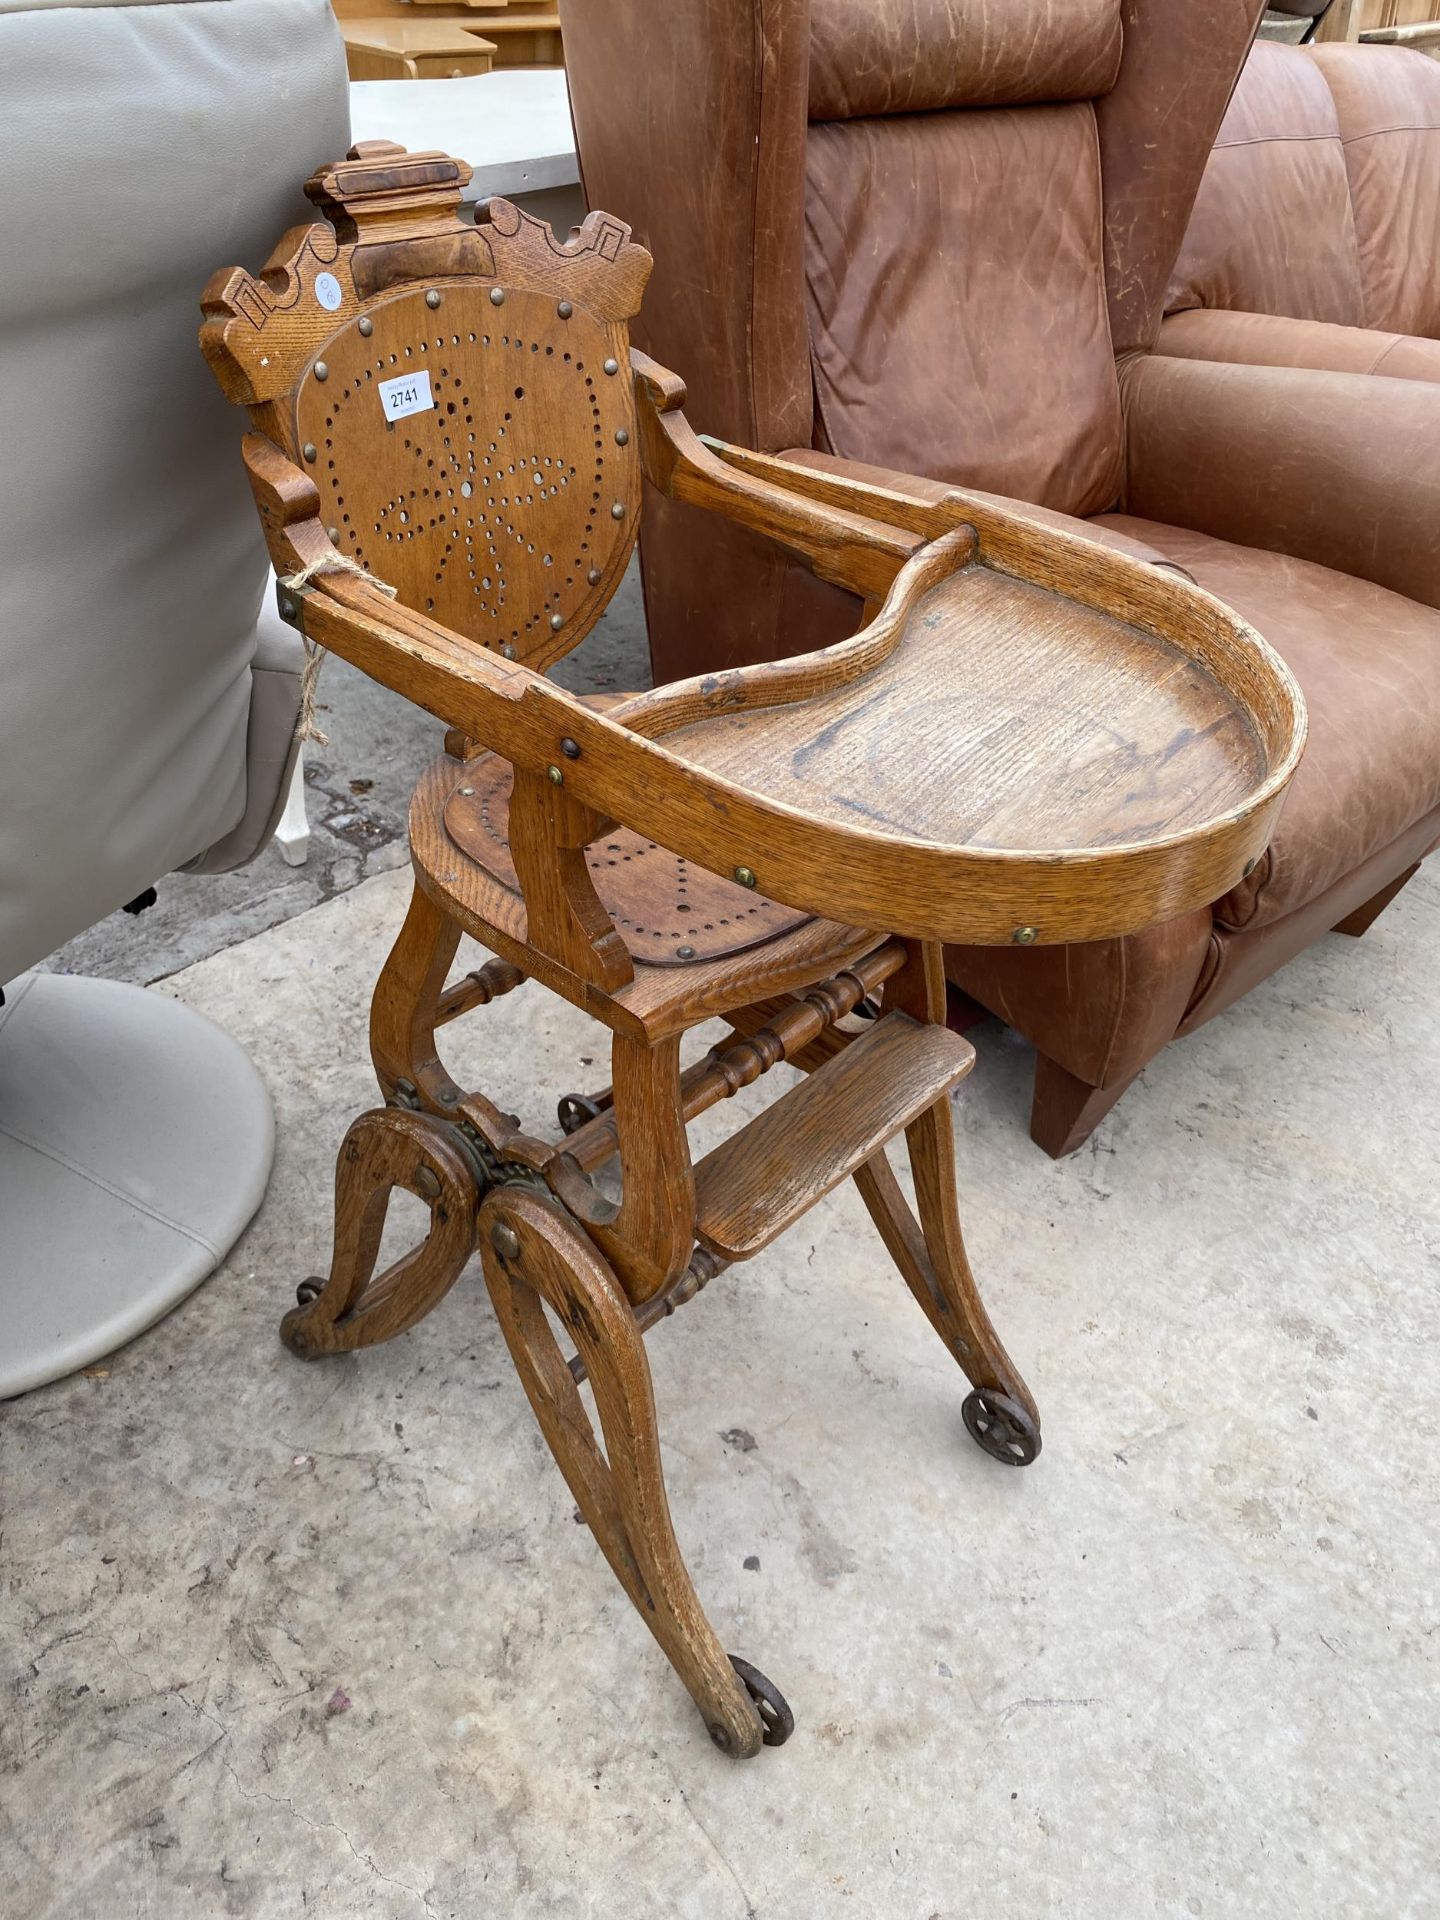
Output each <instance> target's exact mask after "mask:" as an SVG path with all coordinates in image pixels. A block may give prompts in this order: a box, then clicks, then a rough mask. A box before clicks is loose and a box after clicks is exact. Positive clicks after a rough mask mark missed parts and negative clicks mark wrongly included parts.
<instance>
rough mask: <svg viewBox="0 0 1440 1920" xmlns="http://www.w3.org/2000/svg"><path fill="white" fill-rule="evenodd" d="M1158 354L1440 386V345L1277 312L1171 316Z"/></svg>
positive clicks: (1207, 311) (1204, 310) (1204, 311)
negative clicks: (1381, 376)
mask: <svg viewBox="0 0 1440 1920" xmlns="http://www.w3.org/2000/svg"><path fill="white" fill-rule="evenodd" d="M1155 351H1156V352H1157V353H1162V354H1166V355H1168V356H1169V358H1171V359H1173V360H1227V361H1233V362H1234V363H1236V364H1237V365H1240V366H1251V367H1310V368H1313V369H1314V370H1315V371H1316V372H1317V373H1383V374H1384V375H1385V376H1386V378H1387V379H1390V380H1434V381H1440V340H1422V339H1420V338H1419V337H1418V336H1417V335H1415V334H1410V333H1381V332H1379V331H1378V330H1377V329H1375V328H1373V327H1340V326H1335V325H1333V324H1332V323H1331V322H1330V321H1328V320H1292V319H1289V318H1288V317H1287V316H1285V315H1283V314H1277V313H1231V312H1227V311H1226V310H1225V309H1223V308H1220V307H1196V308H1195V309H1194V310H1193V311H1192V312H1190V313H1172V314H1171V316H1170V318H1169V319H1168V320H1167V321H1166V322H1165V324H1164V325H1163V326H1162V327H1161V329H1160V339H1159V341H1158V343H1157V345H1156V348H1155Z"/></svg>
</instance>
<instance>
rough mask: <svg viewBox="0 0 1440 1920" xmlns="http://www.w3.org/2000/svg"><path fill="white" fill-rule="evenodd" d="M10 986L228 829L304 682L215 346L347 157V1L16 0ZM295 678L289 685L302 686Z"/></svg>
mask: <svg viewBox="0 0 1440 1920" xmlns="http://www.w3.org/2000/svg"><path fill="white" fill-rule="evenodd" d="M0 118H3V122H4V126H5V137H6V159H5V181H4V191H3V195H0V262H3V267H0V387H3V391H4V395H5V422H4V433H5V440H4V458H3V461H0V982H3V981H4V980H6V979H8V978H10V977H13V975H14V974H15V973H17V972H18V971H19V970H20V969H21V968H22V967H25V966H27V965H30V964H31V963H33V962H34V961H37V960H40V959H42V958H43V957H44V956H45V955H47V954H49V953H51V952H52V951H53V950H54V949H55V948H56V947H57V946H59V945H60V943H61V942H62V941H64V940H66V939H67V938H69V937H70V936H71V935H72V934H74V933H76V932H78V931H80V930H81V929H82V928H84V927H86V926H88V925H90V924H91V922H92V921H94V920H96V919H99V918H100V917H101V916H102V915H104V914H107V913H109V912H112V911H113V910H114V909H115V908H116V907H118V906H120V905H121V903H122V902H124V901H126V900H129V899H132V898H133V897H134V896H135V895H136V894H138V893H141V892H142V891H143V890H144V889H145V888H146V887H147V886H149V885H150V884H151V883H152V882H153V881H155V880H156V879H158V878H159V877H160V876H161V875H162V874H165V873H167V872H169V871H170V870H171V869H173V868H175V867H179V866H181V865H183V864H185V863H186V862H190V861H193V860H196V859H197V858H200V859H202V860H203V859H204V858H205V857H206V855H207V851H208V850H209V849H212V848H217V847H218V846H219V845H220V844H221V843H226V844H227V845H228V851H227V852H226V853H225V855H224V860H225V862H226V863H227V864H236V863H238V861H240V860H243V859H245V858H248V857H249V856H250V855H251V854H253V853H254V852H255V851H256V849H257V847H258V845H260V844H261V843H262V839H261V836H263V831H264V827H265V825H266V823H267V821H268V819H269V818H270V816H271V814H272V812H273V804H274V801H275V799H276V796H277V791H278V788H279V786H280V784H281V780H282V778H283V772H284V768H285V765H286V757H287V753H288V748H289V744H290V740H291V736H292V735H293V732H294V726H295V717H296V711H297V707H298V668H299V649H298V644H297V642H296V640H295V637H294V636H293V635H290V634H288V633H287V635H286V636H285V642H284V646H283V649H282V651H281V653H279V654H274V653H272V655H271V658H270V668H271V670H270V671H267V673H266V675H265V678H264V683H263V687H262V688H261V689H260V697H259V698H258V699H257V683H256V680H255V676H254V673H253V671H252V663H253V661H254V657H255V654H256V647H257V637H256V618H257V613H258V611H259V608H260V603H261V597H262V595H263V594H264V593H266V592H267V591H268V589H269V578H270V576H269V568H268V565H267V562H266V558H265V548H264V544H263V542H262V540H261V538H260V532H259V528H258V526H257V525H256V521H255V511H254V507H253V505H252V503H251V500H250V498H249V492H248V489H247V487H246V484H245V476H244V471H243V468H242V466H241V462H240V457H239V445H238V440H237V430H236V423H235V418H234V415H233V412H232V410H231V409H230V408H229V407H228V406H227V405H226V403H225V401H224V399H223V398H222V396H221V395H220V394H219V393H218V392H217V390H216V388H215V383H214V381H213V379H212V378H211V376H210V374H209V372H208V370H207V368H206V366H205V363H204V361H203V359H202V358H201V356H200V353H199V350H198V348H197V346H196V342H195V334H196V328H197V325H198V312H199V310H198V301H199V294H200V289H201V288H202V287H203V285H204V284H205V281H206V279H207V278H208V277H209V275H210V273H211V271H212V270H213V268H214V267H215V265H216V264H217V262H224V261H226V260H244V261H247V262H249V263H251V264H253V265H255V266H258V265H259V264H260V262H261V261H262V260H263V259H264V257H265V255H266V253H267V251H268V249H269V247H270V245H271V243H272V242H273V240H274V237H275V235H276V234H277V233H278V232H280V231H281V230H282V228H283V227H284V226H285V224H286V222H287V221H289V220H296V219H303V218H304V217H305V215H306V212H307V209H306V205H305V202H304V200H303V199H302V198H301V196H300V194H299V191H298V183H299V182H300V181H301V180H302V179H303V178H304V177H305V175H306V173H307V172H308V171H309V170H310V169H311V168H312V167H314V166H315V165H317V164H318V163H319V162H320V161H322V160H326V159H330V158H333V156H334V155H335V154H336V153H343V152H344V150H345V146H346V144H347V142H348V135H349V113H348V98H347V93H346V86H345V65H344V56H343V50H342V48H341V45H340V40H339V34H338V30H337V28H336V26H335V23H334V20H333V19H332V17H331V15H330V12H329V9H328V7H327V6H326V4H325V0H180V3H179V4H174V5H140V6H126V5H90V6H85V7H42V8H39V9H24V10H22V9H18V8H11V9H9V10H6V11H4V12H0ZM287 684H288V692H287Z"/></svg>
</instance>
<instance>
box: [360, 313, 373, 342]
mask: <svg viewBox="0 0 1440 1920" xmlns="http://www.w3.org/2000/svg"><path fill="white" fill-rule="evenodd" d="M359 327H360V331H361V333H362V334H363V335H364V336H365V338H366V339H367V340H368V339H369V338H370V336H371V334H372V333H373V332H374V331H375V322H374V321H373V320H372V319H371V318H370V316H369V314H368V313H364V314H361V316H360V320H359Z"/></svg>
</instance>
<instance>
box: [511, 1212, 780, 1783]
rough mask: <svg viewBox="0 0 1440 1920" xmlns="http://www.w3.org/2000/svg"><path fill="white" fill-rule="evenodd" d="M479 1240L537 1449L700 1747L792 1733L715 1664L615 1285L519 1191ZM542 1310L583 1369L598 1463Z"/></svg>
mask: <svg viewBox="0 0 1440 1920" xmlns="http://www.w3.org/2000/svg"><path fill="white" fill-rule="evenodd" d="M479 1239H480V1253H481V1258H482V1260H483V1262H484V1267H485V1282H486V1285H487V1286H488V1287H489V1289H490V1296H491V1298H492V1300H493V1301H494V1303H495V1311H496V1314H497V1316H498V1317H499V1321H500V1326H501V1330H502V1331H503V1333H504V1335H505V1339H506V1342H507V1344H508V1345H509V1348H510V1353H511V1357H512V1358H513V1360H514V1362H515V1366H516V1368H517V1370H518V1372H519V1374H520V1378H521V1380H522V1381H523V1383H524V1386H525V1391H526V1393H527V1395H528V1396H529V1399H530V1404H531V1406H532V1407H533V1408H534V1410H535V1417H536V1419H537V1420H538V1421H539V1422H540V1427H541V1430H542V1432H543V1433H544V1435H545V1438H546V1440H547V1441H548V1442H549V1444H550V1450H551V1452H552V1453H553V1454H554V1455H555V1459H556V1462H557V1464H558V1465H559V1468H560V1471H561V1472H562V1473H563V1474H564V1476H565V1479H566V1481H567V1482H568V1483H569V1487H570V1491H571V1493H572V1494H573V1495H574V1496H575V1500H576V1503H577V1504H578V1506H579V1508H580V1511H581V1512H582V1513H583V1514H584V1516H585V1518H586V1520H587V1521H588V1522H589V1524H590V1528H591V1531H592V1532H593V1533H594V1535H595V1538H596V1539H597V1540H598V1541H599V1543H600V1547H601V1550H602V1552H603V1553H604V1555H605V1558H606V1559H607V1560H608V1561H609V1562H610V1565H611V1568H612V1569H613V1571H614V1573H615V1577H616V1578H617V1579H618V1580H619V1582H620V1584H621V1586H622V1587H624V1589H625V1591H626V1593H627V1594H628V1595H629V1596H630V1599H631V1601H632V1603H633V1604H634V1606H635V1609H636V1611H637V1612H638V1613H639V1615H640V1617H641V1619H642V1620H643V1621H644V1622H645V1624H646V1626H647V1627H648V1628H649V1629H650V1631H651V1633H652V1634H654V1636H655V1638H656V1640H657V1641H658V1642H659V1643H660V1646H661V1648H662V1649H663V1651H664V1653H665V1655H666V1657H667V1658H668V1659H669V1661H670V1664H671V1665H672V1666H673V1667H674V1669H675V1671H676V1672H677V1673H678V1674H679V1676H680V1678H681V1679H682V1680H683V1681H684V1683H685V1685H686V1687H687V1688H688V1689H689V1692H690V1695H691V1698H692V1699H693V1700H694V1701H695V1704H696V1706H698V1707H699V1709H700V1712H701V1714H702V1716H703V1717H704V1720H705V1725H706V1727H707V1729H708V1731H709V1734H710V1738H711V1739H712V1740H713V1741H714V1742H715V1744H716V1746H717V1747H719V1748H720V1749H721V1751H722V1752H724V1753H728V1754H731V1755H734V1756H735V1757H737V1758H748V1757H749V1756H750V1755H752V1754H754V1753H757V1752H758V1751H759V1749H760V1747H761V1745H762V1744H765V1745H770V1746H778V1745H780V1744H781V1742H782V1741H783V1740H784V1739H785V1738H787V1737H788V1735H789V1732H790V1729H791V1727H792V1726H793V1725H794V1722H793V1719H792V1718H791V1715H790V1710H789V1708H788V1707H787V1706H786V1705H785V1703H784V1701H783V1700H782V1699H781V1698H780V1696H779V1695H778V1694H777V1693H776V1692H775V1690H774V1689H773V1688H772V1687H771V1686H770V1683H769V1682H768V1681H767V1680H765V1678H764V1676H763V1675H762V1674H758V1673H756V1672H755V1671H754V1669H753V1668H749V1667H747V1666H746V1665H745V1663H744V1662H737V1661H733V1660H732V1659H731V1658H730V1657H729V1656H728V1655H727V1654H726V1653H725V1651H724V1649H723V1648H722V1647H721V1645H720V1642H719V1641H718V1640H717V1639H716V1637H715V1631H714V1629H713V1628H712V1627H711V1625H710V1623H709V1621H708V1620H707V1619H706V1618H705V1615H704V1613H703V1611H702V1610H701V1607H700V1602H699V1601H698V1599H697V1598H696V1596H695V1589H694V1587H693V1586H692V1585H691V1583H690V1575H689V1574H688V1572H687V1571H686V1568H685V1562H684V1561H683V1559H682V1558H681V1555H680V1548H679V1545H678V1543H677V1541H676V1539H675V1533H674V1528H673V1526H672V1524H671V1520H670V1509H669V1504H668V1502H667V1500H666V1497H665V1483H664V1479H663V1477H662V1469H661V1461H660V1444H659V1439H658V1437H657V1433H656V1423H655V1401H654V1396H653V1393H652V1391H651V1384H650V1365H649V1361H648V1360H647V1359H646V1356H645V1343H644V1339H643V1337H642V1335H641V1333H640V1331H639V1329H638V1327H637V1326H636V1324H635V1316H634V1313H633V1311H632V1309H631V1307H630V1304H629V1302H628V1300H627V1299H626V1297H625V1294H624V1292H623V1291H622V1289H621V1287H620V1285H619V1282H618V1281H617V1280H616V1278H615V1276H614V1274H613V1273H612V1272H611V1270H610V1268H609V1266H608V1265H607V1264H606V1262H605V1261H604V1260H602V1259H601V1257H600V1255H599V1254H598V1253H597V1252H596V1250H595V1248H594V1247H593V1246H592V1245H591V1243H590V1241H589V1240H588V1239H587V1238H586V1237H585V1235H584V1234H583V1233H582V1232H581V1231H580V1230H579V1229H578V1228H577V1227H576V1226H575V1225H574V1224H573V1223H572V1222H571V1221H570V1220H569V1219H567V1218H566V1216H565V1215H564V1214H563V1213H561V1211H560V1210H559V1208H558V1207H556V1206H554V1205H553V1204H551V1203H550V1202H548V1201H546V1200H544V1199H542V1198H541V1197H540V1196H539V1195H537V1194H533V1193H527V1192H526V1191H524V1189H523V1188H519V1187H501V1188H498V1189H496V1190H495V1191H494V1192H493V1193H492V1194H491V1195H490V1196H489V1198H488V1199H487V1200H486V1202H485V1204H484V1206H483V1208H482V1209H481V1214H480V1233H479ZM542 1303H543V1304H542ZM546 1305H548V1306H549V1307H550V1308H551V1310H552V1311H553V1312H554V1313H555V1315H556V1316H557V1318H558V1319H559V1320H560V1321H561V1323H562V1324H563V1325H564V1326H565V1327H566V1329H567V1330H568V1331H569V1333H570V1334H571V1335H572V1336H573V1338H574V1340H575V1344H576V1346H577V1347H578V1348H579V1351H580V1355H581V1357H582V1359H583V1360H584V1362H585V1366H586V1369H587V1371H588V1375H589V1379H590V1382H591V1385H592V1387H593V1390H594V1394H595V1405H596V1408H597V1410H598V1412H599V1415H600V1428H601V1432H602V1434H603V1436H604V1442H605V1447H604V1451H603V1452H602V1451H601V1449H600V1447H599V1445H598V1444H597V1442H596V1438H595V1431H594V1428H593V1427H592V1426H591V1424H590V1420H589V1417H588V1416H587V1414H586V1411H585V1405H584V1402H583V1401H582V1400H581V1398H580V1394H579V1392H578V1390H577V1388H576V1385H575V1381H574V1379H573V1377H572V1375H571V1372H570V1368H569V1366H568V1365H567V1364H566V1362H565V1359H564V1357H563V1355H562V1354H561V1352H560V1348H559V1345H558V1344H557V1342H556V1339H555V1336H554V1334H553V1332H552V1331H551V1328H550V1324H549V1321H548V1320H547V1319H546V1316H545V1311H544V1308H545V1306H546Z"/></svg>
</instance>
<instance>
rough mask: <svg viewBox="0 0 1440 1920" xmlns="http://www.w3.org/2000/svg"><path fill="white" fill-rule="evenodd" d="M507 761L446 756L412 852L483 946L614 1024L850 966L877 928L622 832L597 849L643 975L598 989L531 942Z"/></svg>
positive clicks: (605, 886) (430, 773) (428, 779)
mask: <svg viewBox="0 0 1440 1920" xmlns="http://www.w3.org/2000/svg"><path fill="white" fill-rule="evenodd" d="M511 784H512V774H511V769H510V764H509V762H508V761H506V760H504V759H502V758H501V757H500V756H499V755H498V754H493V753H485V754H480V755H478V756H477V757H476V758H475V759H473V760H467V761H466V762H464V763H463V765H462V764H461V763H460V762H458V761H456V760H453V759H451V758H450V757H449V756H448V755H442V756H441V757H440V758H439V759H438V760H435V761H433V762H432V763H431V765H430V766H429V767H428V768H427V769H426V770H425V772H424V773H423V774H422V775H421V777H420V780H419V783H418V785H417V786H416V789H415V794H414V798H413V799H412V801H411V803H410V848H411V855H412V858H413V860H414V863H415V868H416V871H417V874H418V875H419V878H420V880H421V883H422V885H424V886H426V887H427V889H428V890H429V891H430V892H431V893H432V894H434V895H435V896H436V897H437V898H438V899H440V900H441V901H442V903H443V904H444V906H445V908H446V910H447V912H450V913H452V914H453V915H454V916H455V917H456V918H457V919H458V920H459V921H460V923H461V925H462V926H464V927H465V929H466V931H467V932H469V933H470V934H472V935H473V936H474V937H475V938H476V939H477V940H479V941H481V942H482V943H483V944H484V945H485V946H487V947H489V948H490V950H491V951H492V952H494V953H498V954H500V955H501V956H502V957H503V958H505V959H507V960H510V961H512V962H513V963H514V964H515V965H516V966H518V967H520V968H522V969H523V970H524V971H525V972H526V973H529V974H533V975H534V976H535V977H536V978H537V979H543V980H544V981H545V983H546V984H547V985H549V986H551V987H553V988H554V989H555V991H556V992H558V993H561V994H563V995H565V997H566V998H567V999H570V1000H573V1001H574V1002H575V1003H576V1004H577V1005H583V1006H585V1007H587V1008H588V1009H589V1010H590V1011H591V1012H593V1013H596V1014H597V1015H598V1016H599V1017H600V1018H602V1019H605V1020H607V1021H608V1022H610V1024H612V1025H614V1026H616V1027H628V1026H631V1025H632V1024H633V1025H637V1026H638V1027H640V1028H643V1029H644V1031H645V1032H646V1033H647V1034H649V1035H650V1036H651V1037H652V1038H653V1037H655V1036H656V1035H658V1034H661V1033H665V1032H678V1031H682V1030H683V1029H684V1028H686V1027H688V1026H692V1025H693V1024H694V1023H695V1021H696V1020H697V1019H699V1018H704V1017H706V1016H707V1015H709V1014H711V1013H717V1014H718V1013H724V1012H726V1011H728V1010H729V1009H731V1008H733V1007H738V1006H743V1005H746V1004H748V1003H749V1002H750V1001H752V1000H755V999H757V998H763V997H764V996H765V995H767V994H771V993H778V992H788V991H791V990H793V989H796V988H799V987H801V986H806V985H809V984H810V983H811V982H813V980H814V979H815V978H816V976H817V975H818V974H820V973H824V972H826V971H832V970H836V969H839V968H841V967H845V966H849V965H851V964H853V962H854V961H855V960H857V959H859V958H860V956H861V955H862V954H864V953H868V952H869V950H870V949H871V948H872V947H874V946H876V945H878V944H879V942H880V940H881V939H882V938H883V934H881V933H876V932H869V931H867V930H865V929H863V928H858V927H850V926H841V925H839V924H837V923H836V922H834V921H830V920H822V919H820V918H818V917H817V916H816V915H814V914H809V913H804V912H802V911H800V910H799V909H798V908H793V907H784V906H780V905H779V904H778V903H777V902H775V901H773V900H767V899H766V898H765V896H764V895H763V894H760V893H757V892H754V891H753V890H751V889H749V888H746V887H742V886H739V885H737V884H736V883H735V882H734V881H732V880H723V879H721V878H719V877H718V876H717V875H715V874H712V873H710V872H708V871H707V870H706V869H704V868H703V867H697V866H695V865H693V864H692V863H691V862H689V861H686V860H682V859H680V858H679V856H678V855H676V854H673V853H670V852H668V851H667V850H666V849H665V848H664V847H661V846H657V845H656V843H655V842H654V841H652V840H646V839H644V838H643V837H642V836H641V835H639V834H637V833H632V832H630V831H628V830H627V829H623V828H617V829H616V830H615V831H614V832H613V833H611V834H608V835H607V836H606V838H605V839H604V840H601V841H597V842H596V843H595V845H594V846H593V847H592V848H591V850H590V861H589V863H590V870H591V873H592V874H593V876H594V881H595V890H596V892H597V893H598V894H599V896H600V899H601V902H602V904H603V905H604V907H605V910H606V912H607V913H608V914H609V915H610V917H611V919H612V920H613V921H614V923H615V927H616V930H617V931H618V932H619V934H620V937H621V938H622V939H623V940H624V942H625V945H626V947H627V949H628V951H629V953H630V956H631V959H632V960H633V961H634V963H635V979H634V980H633V981H632V982H631V983H630V984H629V985H628V986H625V987H621V988H620V989H619V990H618V991H617V992H616V993H614V994H613V995H601V996H597V995H596V994H594V993H593V991H592V990H590V989H589V988H587V987H586V985H585V983H584V982H583V981H581V980H580V979H579V978H578V977H577V976H575V975H573V974H569V973H567V972H566V971H565V969H564V968H562V967H560V966H559V965H558V964H556V963H555V962H553V961H549V960H547V959H546V957H545V956H544V955H542V954H539V953H537V952H535V951H534V950H533V949H532V948H530V947H529V946H528V945H527V943H526V923H525V903H524V900H523V899H522V897H521V894H520V890H519V884H518V881H517V879H516V875H515V866H514V862H513V860H512V859H511V857H510V841H509V823H510V789H511Z"/></svg>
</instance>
